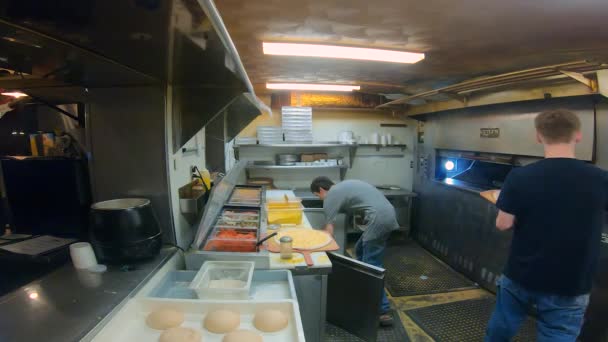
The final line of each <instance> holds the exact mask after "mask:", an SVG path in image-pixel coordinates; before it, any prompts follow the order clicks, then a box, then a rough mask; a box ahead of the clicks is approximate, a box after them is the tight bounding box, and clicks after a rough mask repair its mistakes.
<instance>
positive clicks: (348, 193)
mask: <svg viewBox="0 0 608 342" xmlns="http://www.w3.org/2000/svg"><path fill="white" fill-rule="evenodd" d="M323 210H324V211H325V216H326V218H327V223H334V221H335V219H336V216H337V215H338V214H346V215H348V216H351V217H352V216H354V215H360V216H363V222H362V224H361V225H359V226H358V227H359V228H360V229H362V230H363V241H370V240H375V239H378V238H381V237H383V236H384V235H386V234H388V233H390V232H391V231H393V230H397V229H399V224H398V223H397V219H396V217H395V208H393V206H392V204H391V203H390V202H389V201H388V200H387V199H386V197H384V194H382V192H380V190H378V189H376V187H375V186H373V185H370V184H367V183H365V182H362V181H360V180H354V179H353V180H346V181H343V182H340V183H338V184H336V185H334V186H332V187H331V189H329V191H328V192H327V196H326V197H325V200H324V201H323Z"/></svg>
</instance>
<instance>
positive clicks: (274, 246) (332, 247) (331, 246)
mask: <svg viewBox="0 0 608 342" xmlns="http://www.w3.org/2000/svg"><path fill="white" fill-rule="evenodd" d="M301 229H308V228H301ZM271 234H272V233H271ZM325 234H327V233H325ZM327 235H329V234H327ZM329 238H330V239H331V241H330V242H329V243H328V244H327V245H325V246H323V247H321V248H318V249H298V248H294V249H293V251H294V252H296V253H300V254H302V255H303V256H304V260H305V261H306V265H308V266H313V265H314V262H313V261H312V256H311V254H312V253H315V252H327V251H337V250H338V249H340V246H338V243H337V242H336V240H334V238H333V237H332V236H331V235H329ZM265 244H266V249H267V250H268V251H269V252H273V253H280V252H281V246H280V245H279V243H277V242H276V240H275V239H274V237H273V238H270V239H268V240H267V241H266V242H265Z"/></svg>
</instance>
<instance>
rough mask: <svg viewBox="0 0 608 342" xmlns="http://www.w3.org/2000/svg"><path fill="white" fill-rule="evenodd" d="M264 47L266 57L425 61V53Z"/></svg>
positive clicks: (285, 45) (287, 45)
mask: <svg viewBox="0 0 608 342" xmlns="http://www.w3.org/2000/svg"><path fill="white" fill-rule="evenodd" d="M262 45H263V48H264V54H266V55H282V56H304V57H326V58H345V59H359V60H366V61H378V62H393V63H408V64H411V63H416V62H419V61H421V60H423V59H424V53H415V52H405V51H395V50H382V49H368V48H358V47H347V46H335V45H320V44H296V43H268V42H263V43H262Z"/></svg>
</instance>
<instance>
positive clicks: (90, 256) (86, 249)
mask: <svg viewBox="0 0 608 342" xmlns="http://www.w3.org/2000/svg"><path fill="white" fill-rule="evenodd" d="M70 256H71V257H72V263H73V264H74V267H75V268H77V269H79V270H80V269H89V268H92V267H95V266H97V259H96V258H95V253H94V252H93V247H91V244H90V243H88V242H76V243H73V244H71V245H70Z"/></svg>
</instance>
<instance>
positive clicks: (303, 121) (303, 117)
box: [281, 106, 312, 143]
mask: <svg viewBox="0 0 608 342" xmlns="http://www.w3.org/2000/svg"><path fill="white" fill-rule="evenodd" d="M281 114H282V122H283V132H285V141H286V142H289V143H312V108H311V107H287V106H285V107H283V108H281Z"/></svg>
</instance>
